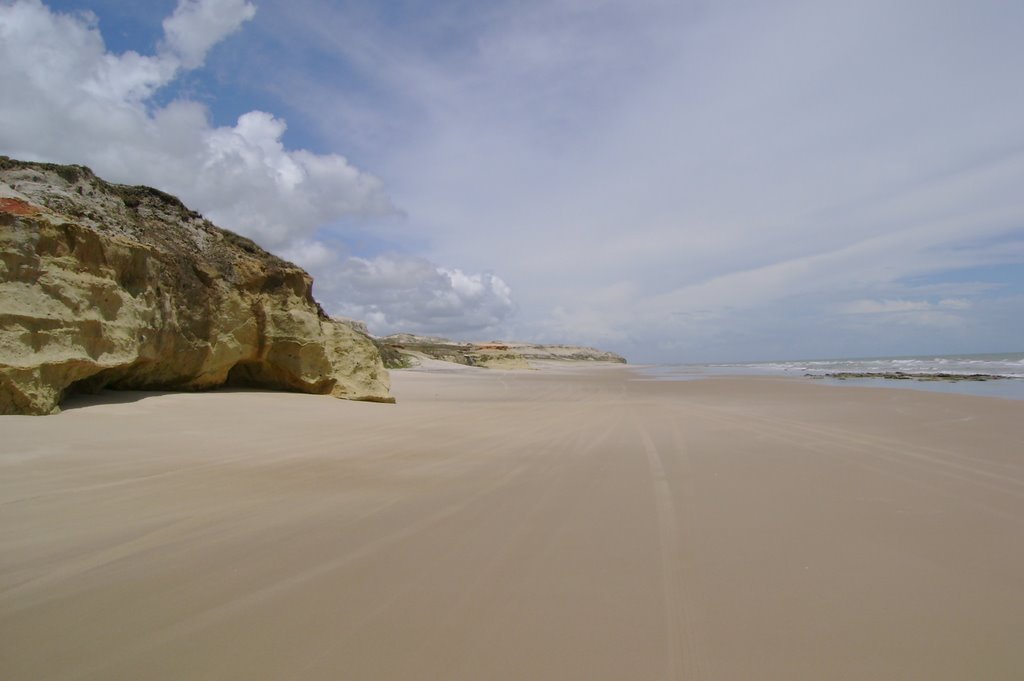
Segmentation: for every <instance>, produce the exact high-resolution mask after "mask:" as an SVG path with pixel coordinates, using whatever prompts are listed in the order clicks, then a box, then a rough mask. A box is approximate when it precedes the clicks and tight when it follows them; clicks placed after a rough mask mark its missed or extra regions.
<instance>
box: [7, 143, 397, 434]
mask: <svg viewBox="0 0 1024 681" xmlns="http://www.w3.org/2000/svg"><path fill="white" fill-rule="evenodd" d="M222 385H236V386H254V387H263V388H272V389H282V390H291V391H299V392H307V393H318V394H329V395H333V396H335V397H341V398H348V399H356V400H371V401H379V402H392V401H394V400H393V398H391V396H390V395H389V393H388V375H387V371H386V370H385V369H384V366H383V364H382V362H381V357H380V353H379V352H378V350H377V347H376V346H375V345H374V343H373V341H372V340H371V339H370V338H369V337H368V336H367V335H366V334H365V333H364V332H363V330H362V329H361V328H360V327H359V325H357V324H352V323H349V322H345V321H340V320H332V319H330V318H329V317H328V316H327V315H326V314H325V313H324V311H323V310H322V309H321V308H320V306H319V305H318V304H317V303H316V301H314V299H313V297H312V278H311V277H310V276H309V275H308V274H307V273H306V272H305V271H303V270H302V269H300V268H299V267H297V266H295V265H293V264H291V263H289V262H286V261H284V260H281V259H280V258H277V257H276V256H274V255H271V254H270V253H268V252H266V251H264V250H263V249H261V248H260V247H258V246H257V245H256V244H255V243H253V242H252V241H250V240H248V239H245V238H243V237H240V236H238V235H236V234H233V233H231V232H228V231H226V230H223V229H220V228H218V227H216V226H214V225H213V224H212V223H210V222H209V221H208V220H205V219H203V217H202V216H201V215H199V214H198V213H196V212H194V211H191V210H189V209H188V208H186V207H185V206H184V205H183V204H182V203H181V202H180V201H179V200H178V199H176V198H175V197H173V196H170V195H168V194H164V193H163V192H160V191H157V190H155V189H150V188H148V187H130V186H124V185H117V184H111V183H107V182H104V181H103V180H101V179H99V178H97V177H96V176H95V175H94V174H93V173H92V172H91V171H90V170H89V169H88V168H84V167H82V166H59V165H51V164H40V163H26V162H21V161H15V160H11V159H8V158H6V157H0V414H48V413H54V412H56V411H58V409H59V407H58V405H59V404H60V402H61V400H62V399H63V398H64V397H65V396H66V395H68V394H69V393H72V392H77V391H95V390H98V389H101V388H114V389H147V390H157V389H159V390H205V389H208V388H215V387H218V386H222Z"/></svg>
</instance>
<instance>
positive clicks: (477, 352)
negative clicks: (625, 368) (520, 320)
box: [377, 333, 626, 369]
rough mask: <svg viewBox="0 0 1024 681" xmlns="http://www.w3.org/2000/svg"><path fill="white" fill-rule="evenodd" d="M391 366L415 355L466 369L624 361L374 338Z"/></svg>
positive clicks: (570, 351) (502, 346) (558, 348)
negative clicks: (552, 362)
mask: <svg viewBox="0 0 1024 681" xmlns="http://www.w3.org/2000/svg"><path fill="white" fill-rule="evenodd" d="M377 344H378V345H379V346H380V347H381V350H382V352H384V353H385V354H386V356H387V357H388V358H389V360H390V361H391V366H393V367H396V368H398V367H402V366H408V364H409V362H408V361H403V360H402V357H403V356H405V357H409V356H411V357H413V358H415V357H416V356H417V355H421V356H426V357H430V358H432V359H439V360H442V361H445V362H454V363H456V364H464V365H467V366H479V367H490V368H497V369H529V368H530V361H531V360H545V361H550V360H557V361H566V362H615V363H618V364H625V363H626V359H625V358H624V357H622V356H621V355H617V354H615V353H614V352H607V351H605V350H597V349H595V348H588V347H583V346H580V345H540V344H536V343H520V342H509V341H490V342H486V343H459V342H456V341H453V340H449V339H447V338H438V337H436V336H417V335H414V334H410V333H399V334H395V335H393V336H385V337H384V338H379V339H377Z"/></svg>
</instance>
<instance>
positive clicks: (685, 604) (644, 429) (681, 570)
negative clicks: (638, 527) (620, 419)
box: [634, 419, 711, 681]
mask: <svg viewBox="0 0 1024 681" xmlns="http://www.w3.org/2000/svg"><path fill="white" fill-rule="evenodd" d="M634 421H635V425H636V428H637V432H638V433H639V436H640V441H641V442H642V443H643V448H644V452H645V454H646V455H647V464H648V466H649V468H650V471H651V484H652V488H653V492H654V502H655V506H656V509H657V516H658V537H659V544H660V551H661V573H662V588H663V590H664V594H665V633H666V655H667V660H666V662H667V667H668V669H667V673H668V677H667V678H669V679H674V680H677V681H678V680H681V679H686V680H687V681H689V680H692V679H697V680H700V679H709V678H711V677H710V675H709V673H708V670H707V667H708V665H707V660H706V659H705V658H706V653H705V649H704V646H703V644H702V643H701V640H700V639H701V636H700V630H699V628H698V626H697V620H698V617H697V604H696V601H695V599H694V598H693V597H691V596H690V595H689V593H690V589H692V588H694V587H695V584H694V582H693V580H692V579H690V580H687V579H686V578H687V577H692V575H691V574H689V573H692V560H687V558H686V556H687V555H688V549H687V547H686V546H685V542H684V538H683V536H682V532H681V528H680V525H679V522H678V520H677V518H678V516H677V515H676V503H675V501H674V500H673V494H672V485H671V484H670V482H669V479H668V475H667V474H666V472H665V463H664V460H663V458H662V454H661V452H660V451H659V449H658V446H657V445H656V444H655V443H654V438H653V437H652V436H651V433H650V428H649V426H648V425H647V424H646V423H643V422H641V421H640V419H634ZM659 422H664V421H659ZM673 435H674V437H673V444H675V445H676V447H677V450H678V455H679V456H680V458H682V459H685V458H686V450H685V443H684V442H683V440H682V434H681V433H679V431H678V429H676V430H675V431H674V433H673ZM687 581H689V584H687Z"/></svg>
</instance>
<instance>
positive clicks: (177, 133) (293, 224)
mask: <svg viewBox="0 0 1024 681" xmlns="http://www.w3.org/2000/svg"><path fill="white" fill-rule="evenodd" d="M254 13H255V7H254V6H253V5H252V4H251V3H250V2H246V1H245V0H181V1H180V2H179V4H178V6H177V9H176V10H175V12H174V13H173V14H172V15H171V16H170V17H168V18H167V19H166V20H165V21H164V24H163V26H164V33H165V35H164V39H163V41H162V42H161V43H160V45H159V47H158V49H157V51H156V55H155V56H146V55H140V54H138V53H136V52H125V53H123V54H113V53H111V52H109V51H108V50H107V48H106V46H105V43H104V41H103V37H102V35H101V34H100V31H99V27H98V25H97V21H96V19H95V17H94V16H91V15H89V14H78V15H68V14H60V13H55V12H52V11H51V10H50V9H49V8H47V7H46V6H45V5H43V4H42V2H40V0H16V1H15V2H12V3H4V4H0V91H2V92H4V93H5V95H4V97H2V98H0V151H2V152H3V153H6V154H9V155H11V156H15V157H19V158H28V159H38V160H48V161H57V162H72V163H83V164H86V165H89V166H90V167H92V168H93V170H95V171H96V172H97V173H99V174H100V175H101V176H103V177H105V178H107V179H111V180H114V181H120V182H128V183H132V184H149V185H153V186H156V187H159V188H161V189H163V190H165V191H169V192H171V193H173V194H176V195H178V196H180V197H181V198H182V199H183V200H184V201H185V202H186V203H187V204H188V205H190V206H191V207H194V208H196V209H198V210H200V211H201V212H203V213H204V214H205V215H206V216H207V217H209V218H211V219H212V220H213V221H214V222H216V223H218V224H220V225H221V226H223V227H227V228H229V229H232V230H234V231H237V232H240V233H242V234H246V235H248V236H251V237H253V238H255V239H256V240H257V241H259V242H260V243H261V244H262V245H264V246H266V247H268V248H271V249H281V248H286V247H288V246H289V245H291V244H293V243H300V242H302V241H303V240H304V239H309V238H311V236H312V234H313V233H314V231H315V230H316V229H317V227H319V226H321V225H323V224H325V223H328V222H330V221H332V220H336V219H338V218H340V217H343V216H347V215H369V214H381V213H387V212H390V211H393V208H392V206H391V204H390V201H389V199H388V197H387V195H386V193H385V191H384V188H383V185H382V183H381V181H380V180H378V179H377V178H375V177H373V176H371V175H368V174H367V173H365V172H363V171H361V170H359V169H357V168H355V167H354V166H352V165H351V164H350V163H349V162H348V161H347V160H346V159H345V158H344V157H342V156H339V155H337V154H315V153H311V152H308V151H303V150H289V149H287V148H285V146H284V144H283V142H282V136H283V135H284V132H285V129H286V125H285V122H284V121H283V120H281V119H280V118H278V117H275V116H274V115H272V114H270V113H266V112H263V111H250V112H248V113H245V114H243V115H241V116H240V117H239V118H238V120H237V122H236V123H235V125H233V126H222V127H214V126H213V125H211V123H210V118H209V112H208V111H207V110H206V108H205V107H204V106H202V105H201V104H199V103H197V102H194V101H188V100H184V99H174V100H173V101H171V102H170V103H168V104H166V105H164V106H158V105H156V103H155V102H154V101H153V95H154V94H155V93H156V92H157V91H158V90H160V89H161V88H164V87H166V86H168V85H170V84H171V83H172V82H173V81H174V80H175V78H176V77H178V76H179V75H180V74H181V73H183V72H184V70H188V69H194V68H197V67H199V66H200V65H202V63H203V60H204V59H205V57H206V55H207V53H208V51H209V50H210V48H211V47H213V46H214V45H215V44H217V43H218V42H220V41H221V40H223V39H224V38H225V37H226V36H228V35H229V34H231V33H233V32H234V31H236V30H238V28H239V27H240V26H241V25H242V24H243V23H244V22H246V21H248V20H249V19H251V18H252V17H253V16H254Z"/></svg>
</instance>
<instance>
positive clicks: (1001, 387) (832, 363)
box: [638, 352, 1024, 400]
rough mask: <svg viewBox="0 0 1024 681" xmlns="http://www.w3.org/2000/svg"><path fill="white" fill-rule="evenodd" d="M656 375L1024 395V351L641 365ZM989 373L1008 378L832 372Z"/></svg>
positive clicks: (656, 377) (655, 377)
mask: <svg viewBox="0 0 1024 681" xmlns="http://www.w3.org/2000/svg"><path fill="white" fill-rule="evenodd" d="M638 370H639V371H640V372H641V373H642V374H644V375H645V377H646V378H649V379H653V380H670V381H671V380H675V381H684V380H694V379H699V378H707V377H711V376H788V377H809V376H810V377H821V378H818V379H810V378H809V379H808V380H820V381H823V382H825V383H829V384H836V385H850V386H870V387H885V388H910V389H913V390H928V391H933V392H945V393H957V394H963V395H981V396H985V397H1002V398H1008V399H1020V400H1024V352H1011V353H1001V354H984V355H939V356H936V355H920V356H917V357H859V358H851V359H813V360H792V361H775V362H731V363H718V364H668V365H656V366H654V365H652V366H643V367H638ZM897 371H898V372H902V373H904V374H910V375H915V374H917V375H922V374H938V373H942V374H955V375H964V376H966V375H972V374H985V375H988V376H993V377H1000V378H1002V379H1005V380H989V381H924V380H913V379H911V380H892V379H883V378H847V379H837V378H829V377H827V374H834V373H840V372H842V373H867V372H870V373H891V372H897Z"/></svg>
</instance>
